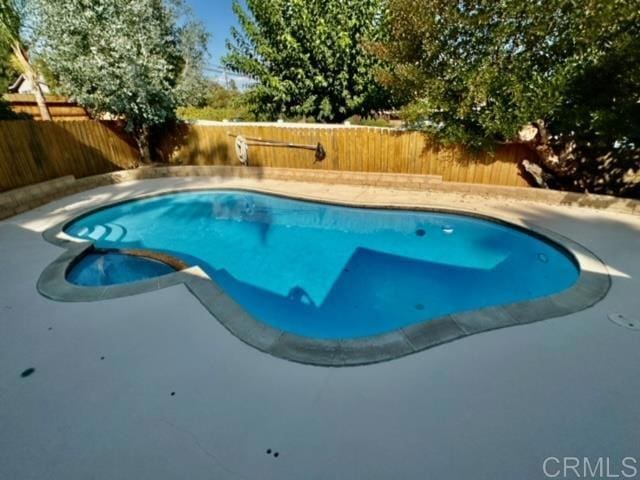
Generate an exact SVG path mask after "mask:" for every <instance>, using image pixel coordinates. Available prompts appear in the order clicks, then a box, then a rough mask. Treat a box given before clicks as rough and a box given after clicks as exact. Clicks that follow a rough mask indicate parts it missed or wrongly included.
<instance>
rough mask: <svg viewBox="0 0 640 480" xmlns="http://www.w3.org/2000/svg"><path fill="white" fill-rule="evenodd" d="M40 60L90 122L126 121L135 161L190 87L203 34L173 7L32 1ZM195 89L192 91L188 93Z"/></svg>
mask: <svg viewBox="0 0 640 480" xmlns="http://www.w3.org/2000/svg"><path fill="white" fill-rule="evenodd" d="M37 7H38V11H37V17H38V20H39V25H38V29H37V31H38V33H39V37H40V40H41V41H40V42H39V46H40V54H41V56H42V58H44V60H45V61H46V63H47V64H48V66H49V68H50V69H51V71H52V73H53V74H54V75H55V77H56V80H57V82H58V84H59V88H60V89H61V90H62V91H63V92H65V93H67V94H68V95H70V96H71V97H72V98H73V99H74V100H76V101H77V102H78V103H79V104H81V105H83V106H85V107H86V108H88V109H89V110H90V111H91V112H92V113H93V114H94V115H98V116H104V115H105V114H106V115H108V116H111V117H113V118H123V119H124V120H126V128H127V130H129V131H130V132H132V133H133V134H134V135H135V138H136V141H137V143H138V147H139V150H140V155H141V158H142V160H143V161H148V160H150V158H151V154H150V147H149V138H150V133H151V128H152V127H153V126H154V125H159V124H163V123H166V122H170V121H172V120H174V118H175V109H176V106H177V105H178V104H179V103H180V102H181V101H185V100H184V99H185V97H186V96H187V95H188V90H189V88H188V87H186V86H185V85H188V84H191V85H193V84H196V85H197V83H198V81H197V77H198V75H199V68H200V67H201V65H202V61H203V60H202V59H203V58H204V55H205V53H204V50H205V42H206V33H205V32H204V29H203V28H202V26H201V25H200V24H198V23H197V22H195V21H194V20H192V19H191V18H190V17H188V16H185V15H188V12H186V11H185V9H184V6H183V4H182V2H181V1H179V0H99V1H86V0H37ZM195 88H196V89H197V88H199V87H197V86H196V87H195Z"/></svg>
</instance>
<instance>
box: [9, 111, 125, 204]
mask: <svg viewBox="0 0 640 480" xmlns="http://www.w3.org/2000/svg"><path fill="white" fill-rule="evenodd" d="M137 159H138V156H137V152H136V150H135V149H134V148H133V147H131V146H130V145H129V144H128V143H127V142H126V141H125V140H123V139H122V138H120V137H119V136H118V135H117V134H116V133H114V132H113V131H111V130H110V128H109V127H108V126H106V125H104V124H102V123H100V122H95V121H86V122H34V121H31V120H7V121H0V191H5V190H10V189H13V188H19V187H23V186H25V185H30V184H33V183H38V182H42V181H45V180H50V179H53V178H56V177H62V176H64V175H74V176H76V177H78V178H79V177H84V176H88V175H97V174H100V173H106V172H111V171H114V170H120V169H123V168H130V167H131V166H132V165H135V164H136V163H137Z"/></svg>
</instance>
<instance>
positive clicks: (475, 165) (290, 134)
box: [165, 123, 531, 187]
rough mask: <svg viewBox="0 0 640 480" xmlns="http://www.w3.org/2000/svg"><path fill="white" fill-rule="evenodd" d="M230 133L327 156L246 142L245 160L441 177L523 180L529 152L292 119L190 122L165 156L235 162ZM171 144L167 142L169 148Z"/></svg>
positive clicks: (498, 181) (510, 183) (214, 162)
mask: <svg viewBox="0 0 640 480" xmlns="http://www.w3.org/2000/svg"><path fill="white" fill-rule="evenodd" d="M233 135H243V136H245V137H256V138H262V139H265V140H276V141H281V142H291V143H300V144H310V145H314V144H316V143H321V144H322V145H323V147H324V148H325V150H326V153H327V156H326V158H325V159H324V160H323V161H321V162H315V161H314V160H315V156H314V152H313V151H306V150H299V149H290V148H282V147H270V146H249V164H250V165H251V166H256V167H287V168H316V169H322V170H350V171H359V172H389V173H417V174H428V175H440V176H442V179H443V180H445V181H453V182H469V183H484V184H493V185H507V186H520V187H525V186H528V183H527V181H526V180H525V179H524V178H523V177H522V176H521V173H520V169H519V167H518V163H519V162H520V161H521V160H522V159H523V158H526V157H529V158H531V152H529V151H528V150H527V149H526V148H524V147H523V146H520V145H505V146H500V147H499V148H498V149H497V151H496V152H494V153H493V154H478V155H475V154H472V153H470V152H468V151H465V150H464V149H463V148H456V147H438V146H437V145H435V144H434V143H433V142H431V141H430V140H429V138H428V137H427V136H426V135H425V134H423V133H420V132H407V131H402V130H392V129H384V128H372V127H343V126H327V127H322V126H294V125H291V124H285V125H282V126H281V125H274V124H266V125H259V124H235V123H224V124H221V123H218V124H214V125H192V126H190V127H189V128H185V129H183V130H182V132H181V133H180V134H179V135H176V138H172V139H171V141H172V142H173V143H172V145H171V146H169V148H167V146H166V145H165V151H166V150H173V153H172V154H170V162H171V163H174V164H184V165H239V164H240V163H239V161H238V159H237V158H236V154H235V147H234V145H235V138H234V136H233ZM171 147H172V148H171Z"/></svg>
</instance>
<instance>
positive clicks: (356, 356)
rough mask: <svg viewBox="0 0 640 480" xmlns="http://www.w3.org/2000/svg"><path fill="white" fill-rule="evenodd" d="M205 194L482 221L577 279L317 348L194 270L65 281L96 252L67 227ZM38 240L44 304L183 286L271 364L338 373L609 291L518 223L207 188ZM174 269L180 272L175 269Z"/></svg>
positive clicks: (584, 264)
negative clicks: (536, 248)
mask: <svg viewBox="0 0 640 480" xmlns="http://www.w3.org/2000/svg"><path fill="white" fill-rule="evenodd" d="M207 190H208V191H211V190H223V191H244V192H251V193H262V194H268V195H275V196H280V197H283V198H289V199H293V200H302V201H311V202H319V203H324V204H329V205H338V206H347V207H356V208H370V209H388V210H413V211H423V212H442V213H450V214H458V215H467V216H472V217H476V218H481V219H484V220H489V221H493V222H497V223H500V224H503V225H506V226H509V227H511V228H515V229H517V230H520V231H524V232H526V233H528V234H530V235H534V236H536V237H538V238H540V239H541V240H543V241H546V242H549V243H551V244H553V245H555V246H557V247H559V248H561V249H562V250H564V251H565V252H566V253H568V254H569V257H570V258H571V259H573V261H574V262H575V263H576V265H577V266H578V268H579V272H580V274H579V277H578V280H577V281H576V283H575V284H574V285H572V286H571V287H570V288H569V289H566V290H564V291H562V292H559V293H556V294H553V295H550V296H546V297H541V298H537V299H532V300H527V301H524V302H518V303H513V304H508V305H503V306H493V307H487V308H482V309H477V310H472V311H467V312H460V313H454V314H449V315H445V316H442V317H437V318H434V319H428V320H425V321H423V322H420V323H416V324H412V325H409V326H406V327H403V328H401V329H398V330H394V331H391V332H388V333H384V334H380V335H374V336H369V337H361V338H356V339H344V340H322V339H314V338H309V337H303V336H300V335H296V334H293V333H290V332H285V331H282V330H279V329H276V328H274V327H271V326H269V325H267V324H266V323H263V322H261V321H260V320H258V319H256V318H254V317H253V316H252V315H251V314H249V313H248V312H247V311H246V310H245V309H244V308H243V307H242V306H241V305H240V304H238V303H237V302H236V301H234V300H233V299H232V298H231V297H230V296H229V295H227V294H226V293H225V292H224V290H223V289H222V288H221V287H220V286H219V285H218V284H217V283H216V282H215V281H214V280H213V279H212V278H210V277H209V276H208V275H207V274H206V273H205V272H204V270H202V269H201V268H200V267H198V266H197V265H196V266H190V267H188V268H183V269H182V270H180V271H177V272H174V273H170V274H167V275H162V276H160V277H156V278H152V279H149V280H143V281H138V282H132V283H128V284H120V285H111V286H104V287H83V286H79V285H75V284H72V283H70V282H68V281H67V279H66V275H67V272H68V270H69V269H70V268H71V267H72V266H73V265H74V264H75V263H76V262H77V261H79V259H80V258H82V256H83V255H85V254H86V253H88V252H89V251H91V250H92V249H94V244H93V242H90V241H86V240H80V239H77V238H75V237H71V236H69V235H67V234H66V233H65V232H64V228H65V226H66V225H67V224H69V223H71V222H73V221H76V220H77V219H79V218H81V217H84V216H86V215H89V214H91V213H94V212H96V211H99V210H103V209H105V208H110V207H113V206H115V205H119V204H122V203H127V202H130V201H134V200H139V199H142V198H151V197H157V196H162V195H167V194H171V193H178V192H187V191H207ZM42 235H43V237H44V239H45V240H46V241H48V242H49V243H52V244H54V245H58V246H60V247H63V248H65V249H66V250H65V252H63V253H62V255H60V256H59V257H58V258H57V259H56V260H54V261H53V262H52V263H51V264H49V265H48V266H47V267H46V268H45V270H44V271H43V272H42V274H41V275H40V278H39V279H38V282H37V289H38V291H39V292H40V294H42V295H43V296H45V297H47V298H49V299H52V300H56V301H63V302H92V301H100V300H107V299H115V298H121V297H126V296H132V295H138V294H141V293H147V292H152V291H156V290H159V289H162V288H166V287H170V286H174V285H185V286H186V287H187V289H188V290H189V291H190V292H191V293H192V294H193V295H194V296H195V297H196V298H197V299H198V300H199V301H200V303H201V304H202V305H203V306H204V307H205V308H206V309H207V310H208V311H209V312H210V313H211V314H212V315H213V316H214V317H215V318H216V319H217V320H218V321H219V322H220V323H221V324H222V325H223V326H224V327H225V328H226V329H227V330H229V331H230V332H231V333H232V334H233V335H234V336H236V337H237V338H239V339H240V340H242V341H243V342H245V343H246V344H248V345H250V346H252V347H254V348H256V349H258V350H260V351H262V352H265V353H268V354H270V355H273V356H275V357H279V358H282V359H285V360H290V361H294V362H299V363H304V364H310V365H317V366H332V367H343V366H355V365H366V364H371V363H377V362H383V361H388V360H392V359H395V358H399V357H403V356H405V355H409V354H411V353H416V352H419V351H422V350H425V349H428V348H431V347H434V346H436V345H441V344H444V343H448V342H451V341H453V340H457V339H460V338H464V337H467V336H470V335H475V334H478V333H483V332H487V331H491V330H496V329H500V328H505V327H512V326H517V325H526V324H529V323H534V322H538V321H542V320H547V319H550V318H556V317H562V316H566V315H569V314H572V313H576V312H579V311H582V310H585V309H587V308H589V307H591V306H593V305H595V304H596V303H598V302H599V301H600V300H602V299H603V298H604V297H605V296H606V295H607V293H608V291H609V289H610V287H611V278H610V276H609V273H608V270H607V267H606V265H605V264H604V263H603V262H602V261H601V260H600V259H599V258H598V257H597V256H596V255H595V254H594V253H593V252H591V251H589V250H588V249H587V248H586V247H584V246H582V245H580V244H579V243H577V242H575V241H573V240H571V239H569V238H567V237H564V236H562V235H559V234H557V233H555V232H553V231H550V230H548V229H544V228H541V227H538V226H531V225H525V224H524V223H523V222H522V221H521V220H520V219H519V218H517V217H513V216H510V217H509V216H499V215H496V214H495V213H491V214H490V215H489V214H483V213H479V212H478V211H475V210H468V209H465V208H446V207H440V206H429V205H403V204H393V203H391V204H387V205H377V204H370V203H365V202H357V201H345V200H335V199H330V198H317V197H315V196H307V195H299V194H295V195H292V194H284V193H282V192H279V191H271V190H269V189H266V188H245V187H233V186H232V187H229V186H211V187H196V188H193V187H192V188H189V187H184V188H169V189H160V190H158V191H155V192H153V193H150V194H144V195H138V196H134V197H132V198H128V199H124V200H118V201H113V202H105V203H102V204H100V205H98V206H95V205H94V206H92V207H87V208H85V209H82V210H81V211H80V212H78V213H74V214H71V215H69V217H68V218H66V219H65V220H63V221H61V222H59V223H57V224H56V225H54V226H53V227H51V228H48V229H47V230H45V231H44V232H43V234H42ZM146 254H147V255H151V254H154V252H146ZM163 255H164V254H163ZM166 260H167V262H166V263H169V264H171V263H172V262H181V261H180V260H179V259H177V258H174V257H170V256H166ZM174 264H175V265H178V264H179V263H174Z"/></svg>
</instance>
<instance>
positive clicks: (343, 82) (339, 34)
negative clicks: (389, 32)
mask: <svg viewBox="0 0 640 480" xmlns="http://www.w3.org/2000/svg"><path fill="white" fill-rule="evenodd" d="M246 3H247V7H248V11H245V10H244V9H243V8H242V6H241V5H240V3H239V2H238V1H234V11H235V12H236V15H237V17H238V21H239V24H240V27H241V30H233V31H232V40H231V41H229V42H228V43H227V46H228V49H229V53H228V55H227V56H226V57H225V58H224V63H225V64H226V65H227V66H228V67H229V68H230V69H232V70H233V71H236V72H239V73H242V74H244V75H247V76H249V77H251V78H253V79H255V80H256V86H255V87H254V88H252V89H251V91H250V92H249V96H250V104H251V105H252V108H253V110H254V113H255V114H256V115H258V116H259V117H260V118H264V119H270V120H273V119H276V118H278V117H280V116H285V117H313V118H315V119H316V120H320V121H341V120H344V119H346V118H348V117H350V116H351V115H353V114H361V115H368V114H370V112H372V111H374V110H377V109H380V108H384V107H386V106H387V105H388V103H389V97H388V94H387V92H386V91H385V90H384V89H383V88H382V87H381V86H380V85H379V83H378V82H377V81H376V79H375V70H376V69H377V68H378V66H379V65H380V61H379V60H378V59H376V58H375V57H374V56H373V55H372V54H371V52H370V51H369V50H368V49H367V48H366V46H367V43H368V42H372V41H377V40H380V38H381V35H382V31H383V29H382V23H383V19H384V17H383V11H384V3H385V2H384V0H328V1H327V0H324V1H323V0H248V1H247V2H246Z"/></svg>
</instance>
